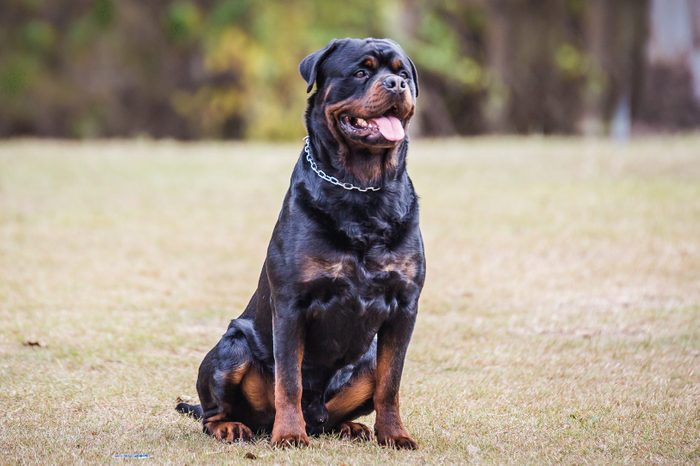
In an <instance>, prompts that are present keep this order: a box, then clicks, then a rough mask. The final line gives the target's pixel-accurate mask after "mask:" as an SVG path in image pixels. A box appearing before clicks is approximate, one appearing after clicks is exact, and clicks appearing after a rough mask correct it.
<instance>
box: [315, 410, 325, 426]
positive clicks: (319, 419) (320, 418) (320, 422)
mask: <svg viewBox="0 0 700 466" xmlns="http://www.w3.org/2000/svg"><path fill="white" fill-rule="evenodd" d="M326 422H328V413H322V414H319V415H318V417H316V424H317V425H319V426H322V425H323V424H325V423H326Z"/></svg>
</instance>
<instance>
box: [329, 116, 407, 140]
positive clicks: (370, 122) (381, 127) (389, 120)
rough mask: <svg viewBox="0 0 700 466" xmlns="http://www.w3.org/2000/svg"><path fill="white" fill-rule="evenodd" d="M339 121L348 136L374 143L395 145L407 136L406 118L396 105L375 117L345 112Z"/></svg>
mask: <svg viewBox="0 0 700 466" xmlns="http://www.w3.org/2000/svg"><path fill="white" fill-rule="evenodd" d="M338 123H339V127H340V129H341V131H342V132H343V133H345V135H346V136H347V137H348V138H350V139H353V140H356V141H362V142H364V143H369V144H372V145H388V146H393V145H396V144H397V143H399V142H400V141H402V140H403V139H404V138H405V137H406V131H405V124H406V120H405V119H402V118H401V117H400V116H399V112H398V109H397V108H396V106H394V107H392V108H390V109H389V110H388V111H387V112H385V113H383V114H382V115H378V116H374V117H367V116H358V115H351V114H349V113H343V114H341V115H340V118H339V119H338Z"/></svg>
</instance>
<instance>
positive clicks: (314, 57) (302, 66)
mask: <svg viewBox="0 0 700 466" xmlns="http://www.w3.org/2000/svg"><path fill="white" fill-rule="evenodd" d="M336 47H338V40H336V39H333V40H332V41H330V42H329V43H328V45H326V46H325V47H324V48H322V49H321V50H317V51H316V52H314V53H312V54H311V55H309V56H307V57H306V58H304V59H303V60H302V61H301V63H299V73H301V77H302V78H304V80H305V81H306V84H308V87H307V88H306V92H311V89H313V87H314V83H315V82H316V76H317V74H318V67H319V66H321V63H323V60H325V59H326V58H327V57H328V55H330V54H331V53H332V52H333V50H335V49H336Z"/></svg>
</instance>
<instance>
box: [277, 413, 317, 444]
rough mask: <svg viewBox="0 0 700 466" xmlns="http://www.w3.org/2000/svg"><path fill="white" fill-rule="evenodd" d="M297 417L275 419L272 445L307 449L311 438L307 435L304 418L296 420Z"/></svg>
mask: <svg viewBox="0 0 700 466" xmlns="http://www.w3.org/2000/svg"><path fill="white" fill-rule="evenodd" d="M295 418H296V416H289V417H282V418H281V419H280V418H279V417H278V419H275V425H274V426H273V427H272V439H270V445H272V446H273V447H279V448H287V447H305V446H307V445H308V444H309V437H308V436H307V435H306V429H305V428H304V423H303V422H302V420H303V418H302V417H301V416H299V419H298V420H296V419H295Z"/></svg>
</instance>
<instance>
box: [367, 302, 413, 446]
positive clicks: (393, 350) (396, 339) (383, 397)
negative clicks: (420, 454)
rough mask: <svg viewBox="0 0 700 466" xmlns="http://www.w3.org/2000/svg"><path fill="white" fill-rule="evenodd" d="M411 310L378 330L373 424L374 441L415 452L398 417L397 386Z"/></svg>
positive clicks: (409, 334) (410, 326)
mask: <svg viewBox="0 0 700 466" xmlns="http://www.w3.org/2000/svg"><path fill="white" fill-rule="evenodd" d="M415 309H416V308H415V307H413V309H412V310H402V311H400V313H399V314H397V315H395V316H393V317H392V318H391V319H390V320H388V321H387V322H385V323H384V325H382V327H381V328H380V329H379V335H378V341H377V387H376V390H375V392H374V409H375V411H376V412H377V415H376V421H375V424H374V430H375V434H376V436H377V441H378V442H379V443H380V444H381V445H387V446H390V447H393V448H406V449H411V450H415V449H416V448H418V444H417V443H416V442H415V440H413V438H411V435H410V434H409V433H408V431H407V430H406V428H405V427H404V425H403V422H402V421H401V415H400V413H399V386H400V384H401V373H402V372H403V362H404V358H405V357H406V349H407V348H408V342H409V341H410V339H411V334H412V333H413V326H414V324H415V321H416V312H415Z"/></svg>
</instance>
